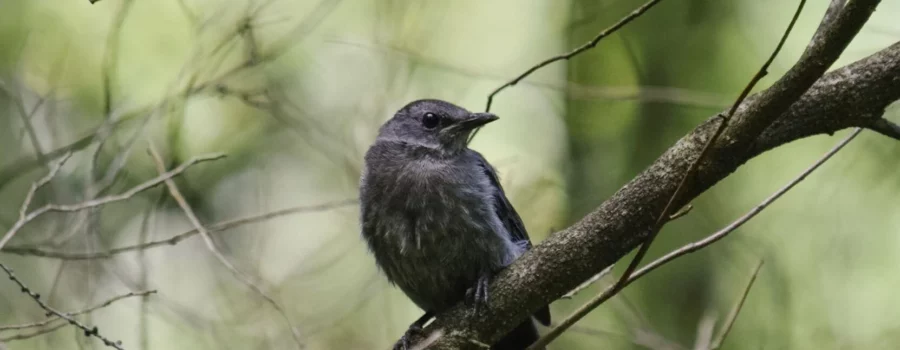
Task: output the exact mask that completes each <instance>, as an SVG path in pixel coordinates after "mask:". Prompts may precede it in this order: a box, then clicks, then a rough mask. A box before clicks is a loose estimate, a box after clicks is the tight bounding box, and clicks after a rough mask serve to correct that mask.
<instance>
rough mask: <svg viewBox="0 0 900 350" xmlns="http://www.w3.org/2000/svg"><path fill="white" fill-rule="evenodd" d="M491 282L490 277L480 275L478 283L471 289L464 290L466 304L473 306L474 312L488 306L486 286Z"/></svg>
mask: <svg viewBox="0 0 900 350" xmlns="http://www.w3.org/2000/svg"><path fill="white" fill-rule="evenodd" d="M490 282H491V276H490V275H487V274H485V275H482V276H481V277H479V278H478V281H476V282H475V285H474V286H472V288H469V289H468V290H466V302H467V303H468V304H469V305H473V306H475V312H478V311H479V310H481V308H483V307H485V306H487V304H488V285H489V284H490Z"/></svg>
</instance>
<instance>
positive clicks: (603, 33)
mask: <svg viewBox="0 0 900 350" xmlns="http://www.w3.org/2000/svg"><path fill="white" fill-rule="evenodd" d="M660 2H662V0H650V1H647V2H646V3H644V4H643V5H641V6H639V7H638V8H636V9H634V10H633V11H631V13H629V14H628V15H626V16H625V17H622V18H621V19H619V21H618V22H616V23H614V24H613V25H612V26H610V27H608V28H606V29H604V30H603V31H601V32H600V33H597V35H596V36H594V38H593V39H591V41H588V42H586V43H584V44H583V45H581V46H579V47H577V48H575V49H573V50H572V51H569V52H567V53H564V54H560V55H556V56H553V57H550V58H548V59H545V60H543V61H541V62H538V63H537V64H535V65H533V66H531V67H530V68H528V69H526V70H525V71H524V72H522V74H519V75H518V76H516V77H515V78H513V79H512V80H510V81H507V82H506V83H504V84H503V85H500V86H499V87H497V88H496V89H494V91H491V93H490V94H489V95H488V98H487V105H486V106H485V107H484V111H485V112H490V111H491V105H492V104H493V103H494V96H495V95H497V94H498V93H500V91H503V90H506V88H508V87H512V86H515V85H516V84H518V83H519V82H520V81H522V79H525V78H527V77H528V76H529V75H531V74H532V73H534V72H537V71H538V70H539V69H541V68H544V67H546V66H547V65H550V64H551V63H553V62H557V61H567V60H570V59H572V57H575V56H578V55H579V54H581V53H582V52H585V51H587V50H590V49H593V48H594V47H596V46H597V44H598V43H600V40H603V38H605V37H607V36H609V35H610V34H612V33H615V32H616V31H618V30H619V29H621V28H622V27H624V26H625V25H626V24H628V23H630V22H631V21H633V20H635V19H636V18H638V17H640V16H641V15H643V14H644V13H645V12H647V11H648V10H650V9H651V8H653V6H656V4H659V3H660ZM479 130H481V128H480V127H478V128H475V131H473V132H472V134H471V135H470V136H469V139H468V140H467V142H470V143H471V142H472V140H473V139H474V138H475V135H478V131H479Z"/></svg>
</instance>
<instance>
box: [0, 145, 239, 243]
mask: <svg viewBox="0 0 900 350" xmlns="http://www.w3.org/2000/svg"><path fill="white" fill-rule="evenodd" d="M223 157H225V155H224V154H214V155H208V156H200V157H194V158H191V159H190V160H188V161H187V162H184V163H183V164H181V165H179V166H178V167H177V168H175V169H172V170H170V171H168V172H165V173H162V174H160V175H159V176H157V177H155V178H153V179H151V180H149V181H146V182H144V183H142V184H139V185H137V186H135V187H132V188H131V189H129V190H128V191H125V192H123V193H120V194H116V195H110V196H105V197H100V198H96V199H92V200H88V201H83V202H79V203H75V204H47V205H44V206H43V207H40V208H38V209H36V210H34V211H32V212H30V213H28V214H27V215H26V214H25V211H26V210H27V208H28V204H29V203H30V202H31V199H32V198H33V197H34V192H35V191H36V190H37V188H38V187H40V186H41V185H43V184H45V183H46V182H49V181H50V178H51V177H52V176H51V175H55V174H56V171H58V170H59V169H58V167H56V168H54V169H56V171H51V172H50V174H48V176H46V177H44V178H43V179H41V180H40V181H38V182H36V183H35V184H34V185H32V190H31V191H29V192H28V195H26V198H25V203H23V205H22V209H21V211H20V215H19V220H18V221H16V223H15V224H13V226H12V227H11V228H10V229H9V231H7V232H6V234H5V235H4V236H3V239H2V240H0V250H2V249H3V247H4V246H5V245H6V243H7V242H9V240H10V239H12V237H13V236H14V235H15V234H16V232H17V231H18V230H19V229H21V228H22V226H25V224H27V223H29V222H31V221H33V220H34V219H36V218H37V217H39V216H41V215H43V214H46V213H48V212H76V211H81V210H85V209H90V208H96V207H99V206H103V205H106V204H109V203H112V202H118V201H122V200H126V199H130V198H131V197H133V196H134V195H136V194H138V193H141V192H143V191H146V190H148V189H151V188H153V187H156V186H158V185H159V184H161V183H163V182H165V181H166V180H169V179H171V178H173V177H175V176H178V175H180V174H181V173H183V172H184V171H185V170H187V169H188V168H189V167H191V166H192V165H194V164H197V163H201V162H206V161H212V160H217V159H221V158H223ZM66 159H68V157H63V161H65V160H66ZM61 163H62V162H59V163H58V164H61Z"/></svg>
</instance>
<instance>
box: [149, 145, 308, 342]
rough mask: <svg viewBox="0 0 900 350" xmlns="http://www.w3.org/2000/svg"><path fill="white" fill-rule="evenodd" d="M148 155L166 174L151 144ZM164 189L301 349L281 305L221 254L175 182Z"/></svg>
mask: <svg viewBox="0 0 900 350" xmlns="http://www.w3.org/2000/svg"><path fill="white" fill-rule="evenodd" d="M149 150H150V155H152V156H153V160H154V162H156V170H157V171H159V173H160V174H165V173H166V165H165V162H164V161H163V159H162V156H160V155H159V152H157V151H156V148H155V147H154V146H153V144H152V143H151V144H150V148H149ZM165 183H166V187H168V189H169V194H170V195H171V196H172V198H173V199H175V201H176V202H178V206H179V207H181V210H182V211H184V214H185V216H187V218H188V220H190V222H191V224H192V225H194V228H195V229H196V230H197V232H199V233H200V237H202V238H203V242H204V243H206V248H207V249H209V251H210V252H211V253H212V254H213V255H214V256H215V257H216V259H218V260H219V262H220V263H222V265H223V266H225V268H227V269H228V270H229V271H230V272H231V273H232V274H233V275H234V276H235V277H236V278H237V279H238V280H240V281H241V282H243V283H244V284H246V285H247V286H248V287H250V289H252V290H253V291H254V292H256V293H257V294H259V295H260V296H261V297H262V298H263V299H265V300H266V301H267V302H268V303H269V304H271V305H272V307H273V308H274V309H275V310H276V311H278V313H279V314H281V316H282V317H283V318H284V320H285V321H286V322H287V325H288V327H289V328H290V330H291V335H292V336H293V337H294V342H295V343H296V344H297V348H298V349H302V348H303V341H302V340H301V337H300V332H299V331H298V330H297V328H296V327H294V324H293V322H291V319H290V317H288V315H287V312H286V311H285V310H284V308H283V307H281V305H280V304H279V303H278V302H277V301H275V299H274V298H272V297H271V296H269V295H268V294H267V293H266V292H265V291H263V290H262V288H260V287H259V286H257V285H256V284H255V283H254V282H253V281H252V280H251V279H250V278H249V277H248V276H247V275H246V274H244V273H243V272H241V271H240V270H238V269H237V267H235V266H234V264H232V263H231V261H230V260H228V258H226V257H225V255H223V254H222V252H220V251H219V249H218V248H217V247H216V244H215V242H214V241H213V240H212V237H211V236H210V234H209V232H208V231H206V228H204V227H203V224H202V223H201V222H200V219H198V218H197V215H196V214H194V210H193V209H191V206H190V204H188V202H187V200H185V199H184V196H183V195H182V194H181V191H179V190H178V187H177V186H176V185H175V181H173V180H172V179H171V178H167V179H165Z"/></svg>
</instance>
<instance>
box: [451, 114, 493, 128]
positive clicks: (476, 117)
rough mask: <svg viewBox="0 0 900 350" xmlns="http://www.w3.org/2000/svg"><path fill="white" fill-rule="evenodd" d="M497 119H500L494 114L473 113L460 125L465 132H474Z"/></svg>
mask: <svg viewBox="0 0 900 350" xmlns="http://www.w3.org/2000/svg"><path fill="white" fill-rule="evenodd" d="M497 119H500V118H498V117H497V116H496V115H494V114H493V113H472V114H469V117H468V118H466V120H463V121H462V122H460V123H459V125H460V127H461V128H462V129H464V130H472V129H475V128H477V127H479V126H482V125H484V124H487V123H490V122H492V121H495V120H497Z"/></svg>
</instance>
